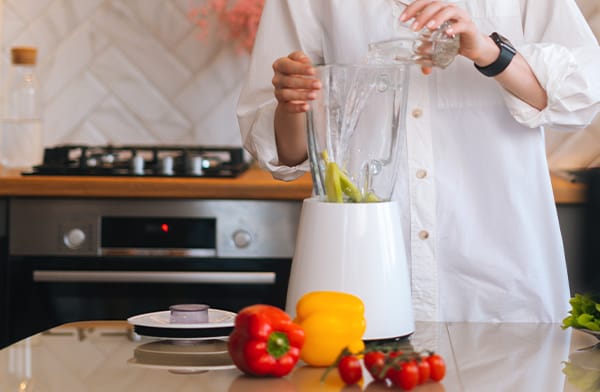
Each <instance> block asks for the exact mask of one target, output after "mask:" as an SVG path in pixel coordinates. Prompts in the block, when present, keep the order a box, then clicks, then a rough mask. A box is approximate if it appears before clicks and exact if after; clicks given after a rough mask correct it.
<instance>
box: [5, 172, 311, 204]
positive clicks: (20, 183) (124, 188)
mask: <svg viewBox="0 0 600 392" xmlns="http://www.w3.org/2000/svg"><path fill="white" fill-rule="evenodd" d="M311 191H312V181H311V178H310V174H309V173H307V174H305V175H304V176H302V177H301V178H299V179H298V180H295V181H290V182H284V181H278V180H275V179H273V178H272V177H271V174H270V173H268V172H266V171H264V170H261V169H259V168H257V167H251V168H250V169H249V170H247V171H246V172H244V173H242V174H241V175H240V176H239V177H237V178H206V177H205V178H187V177H172V178H164V177H108V176H106V177H103V176H96V177H86V176H27V175H25V176H23V175H20V174H19V173H17V172H9V173H5V174H4V175H1V176H0V197H1V196H9V197H11V196H36V197H42V196H49V197H58V196H60V197H117V198H119V197H125V198H133V197H150V198H152V197H156V198H189V199H271V200H302V199H305V198H307V197H310V195H311Z"/></svg>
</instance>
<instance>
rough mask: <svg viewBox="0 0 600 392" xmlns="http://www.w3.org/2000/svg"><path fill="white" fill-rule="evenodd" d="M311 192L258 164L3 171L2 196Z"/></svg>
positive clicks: (280, 195) (555, 184) (560, 188)
mask: <svg viewBox="0 0 600 392" xmlns="http://www.w3.org/2000/svg"><path fill="white" fill-rule="evenodd" d="M551 181H552V189H553V192H554V199H555V201H556V203H557V204H579V203H583V202H584V201H585V198H586V187H585V185H583V184H580V183H573V182H570V181H568V180H567V179H564V178H561V177H558V176H555V175H552V176H551ZM311 192H312V181H311V178H310V174H309V173H307V174H305V175H304V176H302V177H300V178H299V179H297V180H294V181H289V182H285V181H279V180H275V179H273V178H272V177H271V174H270V173H268V172H266V171H263V170H261V169H258V168H251V169H249V170H248V171H246V172H245V173H243V174H242V175H240V176H239V177H237V178H197V179H196V178H181V177H177V178H160V179H156V178H152V177H144V178H136V177H84V176H82V177H66V176H21V175H6V176H0V196H6V197H86V198H94V197H110V198H133V197H147V198H179V199H184V198H186V199H187V198H198V199H210V198H219V199H265V200H303V199H305V198H307V197H310V195H311Z"/></svg>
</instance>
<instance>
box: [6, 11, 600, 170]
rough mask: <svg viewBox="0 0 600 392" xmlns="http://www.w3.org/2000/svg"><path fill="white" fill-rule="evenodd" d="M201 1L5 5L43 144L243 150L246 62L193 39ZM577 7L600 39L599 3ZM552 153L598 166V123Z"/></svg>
mask: <svg viewBox="0 0 600 392" xmlns="http://www.w3.org/2000/svg"><path fill="white" fill-rule="evenodd" d="M204 2H205V0H0V15H2V14H3V18H0V21H1V20H3V24H2V28H1V29H0V31H1V32H2V34H1V38H0V40H1V42H2V53H3V59H4V64H5V65H6V60H7V59H8V54H9V48H10V47H11V46H13V45H36V46H38V47H39V48H40V53H39V55H40V61H39V76H40V79H41V80H42V82H43V85H44V102H45V128H46V133H45V143H46V144H47V145H53V144H57V143H89V144H105V143H115V144H124V143H146V144H150V143H161V144H167V143H169V144H193V143H203V144H221V145H240V144H241V141H240V136H239V131H238V126H237V123H236V120H235V115H234V109H235V103H236V100H237V96H238V93H239V87H240V83H241V79H242V78H243V75H244V71H245V68H246V65H247V57H246V56H244V55H240V54H238V53H237V52H236V50H235V49H234V48H233V47H232V45H231V44H227V43H224V42H222V41H221V40H219V39H217V38H215V39H211V40H208V41H207V42H201V41H200V40H199V39H198V38H197V34H198V28H197V27H196V26H195V25H194V24H193V23H191V22H190V21H189V20H188V18H187V12H188V11H189V8H190V7H191V6H192V5H199V4H203V3H204ZM578 3H579V5H580V7H581V8H582V10H583V11H584V13H585V15H586V17H587V18H588V20H589V21H590V24H591V25H592V28H593V29H594V31H595V32H596V35H597V36H599V37H600V2H598V0H578ZM0 23H2V22H0ZM213 37H217V35H216V34H213ZM3 71H4V74H5V71H6V66H4V67H3ZM547 151H548V159H549V162H550V165H551V166H552V167H555V168H557V167H562V168H565V167H582V166H592V165H595V166H597V165H600V117H599V118H598V119H597V120H596V122H595V123H594V124H593V125H592V126H590V127H589V128H588V129H586V130H584V131H579V132H575V133H565V132H556V131H552V130H549V131H548V136H547Z"/></svg>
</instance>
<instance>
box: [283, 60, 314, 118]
mask: <svg viewBox="0 0 600 392" xmlns="http://www.w3.org/2000/svg"><path fill="white" fill-rule="evenodd" d="M273 71H274V73H275V75H274V76H273V80H272V83H273V87H275V98H276V99H277V102H279V106H280V108H281V109H282V110H284V111H286V112H288V113H302V112H307V111H308V109H309V105H308V103H307V101H310V100H313V99H315V98H316V96H317V93H316V91H317V90H319V89H320V88H321V82H320V81H318V80H316V79H315V78H314V75H315V69H314V68H313V66H312V64H311V61H310V59H309V58H308V56H306V54H304V53H303V52H300V51H296V52H292V53H290V54H289V55H288V56H287V57H281V58H279V59H277V60H276V61H275V62H274V63H273Z"/></svg>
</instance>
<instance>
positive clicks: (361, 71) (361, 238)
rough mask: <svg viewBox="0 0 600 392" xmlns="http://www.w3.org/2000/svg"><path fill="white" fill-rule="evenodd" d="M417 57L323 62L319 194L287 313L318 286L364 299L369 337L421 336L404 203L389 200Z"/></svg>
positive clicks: (308, 209)
mask: <svg viewBox="0 0 600 392" xmlns="http://www.w3.org/2000/svg"><path fill="white" fill-rule="evenodd" d="M409 70H410V63H405V64H402V63H399V62H397V63H395V64H393V65H389V64H388V65H386V64H377V65H376V64H353V65H325V66H320V67H317V68H316V72H317V77H318V78H319V80H320V81H321V83H322V86H323V87H322V89H321V90H320V91H319V93H318V97H317V98H316V99H315V100H314V101H312V102H311V109H310V111H309V112H308V113H307V133H308V154H309V161H310V165H311V173H312V177H313V184H314V196H313V197H311V198H309V199H306V200H304V202H303V206H302V212H301V215H300V222H299V227H298V234H297V241H296V247H295V254H294V258H293V261H292V268H291V274H290V281H289V286H288V292H287V301H286V304H287V307H286V311H287V312H288V313H289V314H291V315H295V313H296V312H295V305H296V303H297V302H298V300H299V299H300V298H301V297H302V296H303V295H304V294H306V293H308V292H311V291H323V290H325V291H341V292H347V293H350V294H354V295H356V296H358V297H359V298H361V299H362V301H363V302H364V304H365V318H366V322H367V328H366V332H365V334H364V336H363V339H364V340H367V341H369V340H387V339H394V338H399V337H405V336H408V335H410V334H411V333H413V332H414V328H415V324H414V316H413V308H412V301H411V290H410V283H409V282H410V280H409V271H408V263H407V255H406V249H405V246H404V240H403V235H402V227H401V217H400V207H399V203H398V202H397V201H392V200H391V196H392V192H393V190H394V185H395V183H396V180H397V174H398V169H399V167H400V165H401V164H402V162H401V160H400V158H402V157H403V152H404V148H405V137H406V132H405V111H406V99H407V88H408V75H409Z"/></svg>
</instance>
